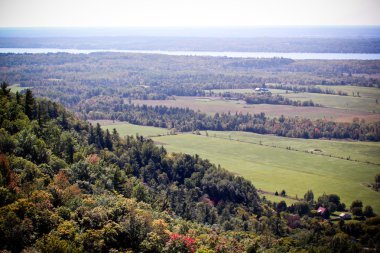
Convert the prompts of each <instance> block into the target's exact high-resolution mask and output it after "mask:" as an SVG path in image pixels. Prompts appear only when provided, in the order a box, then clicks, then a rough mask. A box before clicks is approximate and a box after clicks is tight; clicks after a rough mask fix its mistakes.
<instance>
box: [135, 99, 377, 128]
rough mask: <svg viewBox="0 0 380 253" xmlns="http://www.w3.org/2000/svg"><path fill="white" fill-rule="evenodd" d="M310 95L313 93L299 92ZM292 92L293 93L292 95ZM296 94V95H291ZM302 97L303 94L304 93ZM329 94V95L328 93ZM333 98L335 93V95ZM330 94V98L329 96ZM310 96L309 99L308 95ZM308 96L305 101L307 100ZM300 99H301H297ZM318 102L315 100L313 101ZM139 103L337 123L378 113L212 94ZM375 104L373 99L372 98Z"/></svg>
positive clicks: (141, 101)
mask: <svg viewBox="0 0 380 253" xmlns="http://www.w3.org/2000/svg"><path fill="white" fill-rule="evenodd" d="M300 94H307V95H309V94H311V95H312V93H300ZM291 95H293V94H291ZM294 95H297V94H294ZM304 96H305V95H304ZM329 96H330V95H329ZM334 97H335V96H334ZM330 98H331V97H329V99H330ZM309 99H310V98H309ZM309 99H307V100H309ZM299 100H301V99H299ZM315 102H317V101H315ZM133 103H134V104H139V105H143V104H146V105H151V106H157V105H164V106H168V107H182V108H190V109H193V110H195V111H198V110H199V111H201V112H204V113H208V114H214V113H217V112H218V113H223V112H224V113H228V112H231V113H235V112H237V113H260V112H264V113H265V114H266V115H268V116H270V117H280V116H281V115H284V116H289V117H295V116H300V117H306V118H311V119H318V118H325V119H328V120H334V121H338V122H352V120H353V119H354V118H359V119H365V120H366V121H368V122H372V121H379V120H380V114H375V113H371V112H366V111H353V110H348V109H338V108H327V107H294V106H286V105H269V104H259V105H247V104H246V103H245V102H244V101H232V100H223V99H220V98H215V97H210V98H208V97H175V100H133ZM334 103H335V102H334ZM373 103H375V101H373Z"/></svg>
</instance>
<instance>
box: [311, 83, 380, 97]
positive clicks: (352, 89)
mask: <svg viewBox="0 0 380 253" xmlns="http://www.w3.org/2000/svg"><path fill="white" fill-rule="evenodd" d="M316 86H317V87H319V88H322V89H325V88H328V89H331V90H334V91H336V92H338V91H345V92H347V94H348V96H352V93H354V94H355V96H357V93H358V92H359V95H360V97H364V98H374V99H376V98H378V99H380V89H379V88H374V87H360V86H349V85H332V86H330V85H329V86H324V85H316Z"/></svg>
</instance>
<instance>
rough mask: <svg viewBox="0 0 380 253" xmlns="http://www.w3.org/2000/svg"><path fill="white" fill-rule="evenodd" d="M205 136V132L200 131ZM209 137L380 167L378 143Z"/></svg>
mask: <svg viewBox="0 0 380 253" xmlns="http://www.w3.org/2000/svg"><path fill="white" fill-rule="evenodd" d="M201 134H202V135H206V132H205V131H201ZM207 134H208V135H209V136H210V137H214V138H223V139H227V140H235V141H241V142H245V143H251V144H255V145H263V146H271V147H277V148H282V149H290V150H292V151H294V150H297V151H299V152H308V153H310V154H314V155H323V156H330V155H331V156H333V157H337V158H342V159H347V158H348V157H349V159H350V160H357V161H360V162H369V163H375V164H379V165H380V156H379V154H380V143H378V142H362V141H340V140H308V139H300V138H287V137H279V136H273V135H262V134H255V133H249V132H236V131H234V132H232V131H207Z"/></svg>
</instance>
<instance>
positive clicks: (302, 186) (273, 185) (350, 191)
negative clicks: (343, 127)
mask: <svg viewBox="0 0 380 253" xmlns="http://www.w3.org/2000/svg"><path fill="white" fill-rule="evenodd" d="M229 135H231V140H230V139H224V138H218V137H213V132H208V137H207V136H205V135H194V134H180V135H174V136H161V137H154V138H153V139H154V140H155V141H157V142H158V143H159V144H161V145H164V147H165V148H166V149H167V150H168V151H170V152H183V153H189V154H199V155H200V156H201V157H202V158H206V159H209V160H210V161H211V162H215V163H217V164H220V165H221V166H222V167H224V168H226V169H228V170H229V171H232V172H234V173H236V174H237V175H240V176H243V177H245V178H247V179H249V180H251V181H252V182H253V184H254V185H255V186H256V188H258V189H261V190H264V191H268V192H275V191H278V192H280V191H281V190H283V189H284V190H285V191H286V192H287V194H288V195H290V196H292V197H296V196H297V197H299V198H302V197H303V195H304V193H305V192H306V191H307V190H309V189H312V190H313V191H314V195H315V196H319V195H321V194H323V193H327V194H330V193H336V194H338V195H339V196H340V197H341V199H342V201H343V202H345V203H346V204H347V205H350V204H351V202H352V201H353V200H356V199H360V200H362V201H363V203H364V205H371V206H372V207H373V208H374V209H375V210H376V211H380V192H375V191H374V190H372V189H371V188H369V187H368V186H367V185H368V184H369V183H371V182H373V181H374V177H375V175H376V174H377V173H380V166H379V165H376V164H368V163H363V162H357V161H352V160H346V159H340V158H335V157H329V156H321V155H317V154H312V153H306V152H300V151H294V150H288V149H286V148H279V147H271V146H265V145H258V144H253V143H249V142H242V141H237V140H233V138H234V135H233V133H229ZM273 138H277V137H273ZM263 139H264V140H263V142H265V136H263ZM270 141H272V140H270ZM281 141H282V144H281V145H286V143H285V140H281ZM290 141H291V143H290V144H291V145H293V146H296V145H295V143H297V142H295V141H294V140H290ZM313 142H314V141H313V140H311V141H310V142H309V143H303V144H302V143H299V145H300V146H302V147H303V148H307V149H314V147H316V146H315V145H314V143H313ZM317 143H318V146H319V147H320V148H321V147H322V149H324V150H326V152H327V151H331V152H335V153H336V154H339V152H340V153H342V154H343V153H345V155H347V156H352V157H354V153H360V152H364V151H363V150H365V148H363V147H359V146H357V148H358V149H360V150H362V151H357V150H355V148H356V146H355V145H351V143H348V146H347V147H345V145H344V144H343V145H341V146H339V145H338V146H336V147H335V148H333V147H331V143H334V142H329V141H325V143H324V144H323V143H319V142H317ZM307 145H309V148H308V147H307ZM364 145H365V144H364ZM368 145H369V147H368V148H367V149H368V150H369V151H368V155H369V156H370V157H372V160H373V161H377V160H376V158H375V157H374V156H375V155H374V154H375V153H376V152H377V153H378V151H379V145H375V146H372V143H369V144H368ZM339 147H340V149H341V150H340V151H339V150H338V149H339ZM362 155H363V157H364V156H366V154H365V153H363V154H362ZM273 197H275V196H270V197H269V199H273Z"/></svg>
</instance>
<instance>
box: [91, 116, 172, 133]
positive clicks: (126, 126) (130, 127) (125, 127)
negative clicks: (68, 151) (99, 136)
mask: <svg viewBox="0 0 380 253" xmlns="http://www.w3.org/2000/svg"><path fill="white" fill-rule="evenodd" d="M90 122H91V123H92V124H93V125H95V124H96V123H99V124H100V125H101V127H102V128H103V129H108V130H109V131H110V132H111V131H112V130H113V129H114V128H115V129H116V131H117V132H118V133H119V135H120V136H122V137H124V136H126V135H136V134H138V135H142V136H146V137H151V136H158V135H165V134H168V132H169V130H167V129H165V128H158V127H151V126H139V125H134V124H130V123H127V122H120V121H115V122H113V121H112V120H93V121H90Z"/></svg>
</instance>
